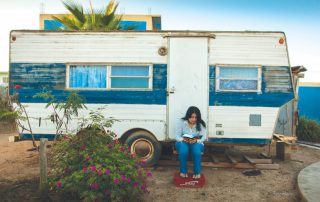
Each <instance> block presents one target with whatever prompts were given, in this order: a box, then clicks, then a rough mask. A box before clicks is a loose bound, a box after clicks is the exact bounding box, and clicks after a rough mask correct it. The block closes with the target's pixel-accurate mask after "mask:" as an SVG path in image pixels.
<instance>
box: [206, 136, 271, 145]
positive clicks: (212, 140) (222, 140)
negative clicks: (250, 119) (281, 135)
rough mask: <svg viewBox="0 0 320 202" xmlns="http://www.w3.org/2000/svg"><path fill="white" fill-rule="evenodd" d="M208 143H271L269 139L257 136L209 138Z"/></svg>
mask: <svg viewBox="0 0 320 202" xmlns="http://www.w3.org/2000/svg"><path fill="white" fill-rule="evenodd" d="M208 142H210V143H219V144H253V145H266V144H269V143H271V139H257V138H209V140H208Z"/></svg>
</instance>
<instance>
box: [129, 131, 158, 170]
mask: <svg viewBox="0 0 320 202" xmlns="http://www.w3.org/2000/svg"><path fill="white" fill-rule="evenodd" d="M125 143H126V144H127V145H128V146H129V147H130V151H131V154H134V155H136V156H138V157H139V158H141V159H142V160H144V161H145V162H146V166H152V165H154V164H156V163H157V161H158V159H159V157H160V154H161V144H160V143H159V141H158V140H157V139H156V138H154V137H153V136H152V135H151V134H150V133H148V132H146V131H137V132H134V133H132V134H131V135H130V136H129V137H128V138H127V139H126V141H125Z"/></svg>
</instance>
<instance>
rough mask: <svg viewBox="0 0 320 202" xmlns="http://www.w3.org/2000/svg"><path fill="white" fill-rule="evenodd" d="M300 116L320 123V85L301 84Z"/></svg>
mask: <svg viewBox="0 0 320 202" xmlns="http://www.w3.org/2000/svg"><path fill="white" fill-rule="evenodd" d="M298 94H299V102H298V109H299V116H300V117H306V118H307V119H311V120H315V121H318V122H319V123H320V110H319V103H318V102H319V100H320V83H311V82H310V83H301V84H300V86H299V93H298Z"/></svg>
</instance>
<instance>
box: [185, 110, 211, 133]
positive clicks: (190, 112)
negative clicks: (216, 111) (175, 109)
mask: <svg viewBox="0 0 320 202" xmlns="http://www.w3.org/2000/svg"><path fill="white" fill-rule="evenodd" d="M193 113H195V114H196V116H197V126H196V128H197V131H201V126H200V124H201V125H202V126H203V127H206V123H205V122H204V121H203V120H202V118H201V113H200V110H199V109H198V107H195V106H191V107H189V108H188V110H187V112H186V115H185V116H184V117H183V118H182V119H183V120H186V121H188V119H189V118H190V117H191V115H192V114H193Z"/></svg>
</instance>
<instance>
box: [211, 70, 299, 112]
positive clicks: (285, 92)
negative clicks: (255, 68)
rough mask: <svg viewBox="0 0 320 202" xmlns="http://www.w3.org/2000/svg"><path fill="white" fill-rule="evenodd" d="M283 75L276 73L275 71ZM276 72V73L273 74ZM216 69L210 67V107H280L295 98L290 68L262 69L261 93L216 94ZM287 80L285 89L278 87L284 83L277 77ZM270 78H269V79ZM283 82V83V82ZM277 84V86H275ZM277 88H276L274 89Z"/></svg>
mask: <svg viewBox="0 0 320 202" xmlns="http://www.w3.org/2000/svg"><path fill="white" fill-rule="evenodd" d="M274 69H276V70H277V71H279V72H281V73H276V71H274ZM272 71H274V73H273V72H272ZM215 74H216V72H215V67H214V66H210V71H209V105H210V106H253V107H280V106H282V105H283V104H285V103H287V102H289V101H290V100H292V99H293V98H294V94H293V89H292V84H291V74H290V72H289V68H288V67H262V82H261V93H258V92H216V90H215V85H216V75H215ZM279 74H280V76H282V77H284V78H285V79H284V80H285V85H286V86H284V87H283V88H280V87H277V86H281V85H283V83H281V84H279V85H278V83H277V82H280V81H278V80H277V76H279ZM266 75H268V76H266ZM270 75H272V76H270ZM267 77H268V78H267ZM281 82H283V81H281ZM273 84H275V85H273ZM274 86H275V87H274Z"/></svg>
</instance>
